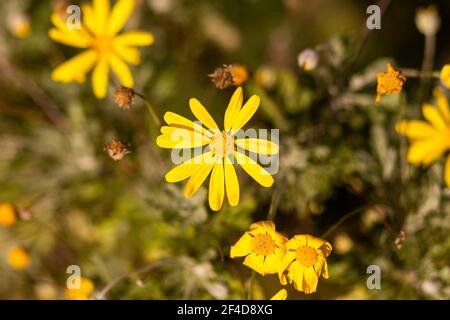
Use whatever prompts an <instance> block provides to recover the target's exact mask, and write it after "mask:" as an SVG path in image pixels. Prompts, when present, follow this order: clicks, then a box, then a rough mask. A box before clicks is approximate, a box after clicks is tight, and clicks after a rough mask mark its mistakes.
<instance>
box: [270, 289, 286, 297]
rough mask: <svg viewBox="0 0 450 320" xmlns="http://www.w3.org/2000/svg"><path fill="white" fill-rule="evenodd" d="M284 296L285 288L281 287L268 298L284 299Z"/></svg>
mask: <svg viewBox="0 0 450 320" xmlns="http://www.w3.org/2000/svg"><path fill="white" fill-rule="evenodd" d="M286 298H287V291H286V289H281V290H280V291H278V292H277V293H276V294H275V295H274V296H273V297H272V298H270V300H286Z"/></svg>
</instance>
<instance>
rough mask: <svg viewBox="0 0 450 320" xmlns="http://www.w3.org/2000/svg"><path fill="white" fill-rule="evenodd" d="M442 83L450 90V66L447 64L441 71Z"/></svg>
mask: <svg viewBox="0 0 450 320" xmlns="http://www.w3.org/2000/svg"><path fill="white" fill-rule="evenodd" d="M441 82H442V83H443V84H444V85H445V86H446V87H447V88H450V64H446V65H445V66H444V67H443V68H442V70H441Z"/></svg>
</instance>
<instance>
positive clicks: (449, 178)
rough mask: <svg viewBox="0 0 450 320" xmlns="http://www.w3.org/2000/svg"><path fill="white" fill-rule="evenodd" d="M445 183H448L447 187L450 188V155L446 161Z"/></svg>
mask: <svg viewBox="0 0 450 320" xmlns="http://www.w3.org/2000/svg"><path fill="white" fill-rule="evenodd" d="M445 183H446V184H447V187H448V188H450V155H449V156H448V157H447V161H446V162H445Z"/></svg>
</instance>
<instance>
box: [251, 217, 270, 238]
mask: <svg viewBox="0 0 450 320" xmlns="http://www.w3.org/2000/svg"><path fill="white" fill-rule="evenodd" d="M274 231H275V224H274V223H273V221H270V220H265V221H259V222H255V223H252V224H251V226H250V233H251V234H253V235H256V234H260V233H272V232H274Z"/></svg>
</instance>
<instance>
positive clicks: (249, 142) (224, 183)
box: [156, 87, 278, 211]
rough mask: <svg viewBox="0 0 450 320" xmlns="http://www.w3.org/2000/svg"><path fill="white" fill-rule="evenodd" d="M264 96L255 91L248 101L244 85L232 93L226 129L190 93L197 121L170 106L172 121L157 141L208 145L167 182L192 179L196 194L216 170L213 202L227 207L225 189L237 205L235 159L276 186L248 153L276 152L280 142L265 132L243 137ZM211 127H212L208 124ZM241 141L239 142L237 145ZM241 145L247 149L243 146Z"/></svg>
mask: <svg viewBox="0 0 450 320" xmlns="http://www.w3.org/2000/svg"><path fill="white" fill-rule="evenodd" d="M259 101H260V99H259V97H258V96H257V95H253V96H251V97H250V99H248V101H247V102H246V103H245V104H244V105H243V106H242V103H243V91H242V88H241V87H239V88H237V89H236V91H235V92H234V94H233V96H232V97H231V100H230V103H229V104H228V108H227V109H226V111H225V120H224V124H225V130H220V129H219V126H218V125H217V124H216V122H215V121H214V119H213V118H212V117H211V115H210V114H209V112H208V111H207V110H206V108H205V107H204V106H203V105H202V104H201V103H200V102H199V101H198V100H197V99H190V100H189V106H190V108H191V111H192V113H193V114H194V116H195V117H196V118H197V119H198V121H200V123H199V122H198V121H196V122H193V121H191V120H188V119H186V118H184V117H182V116H180V115H178V114H175V113H173V112H166V114H165V115H164V120H165V121H166V122H167V124H168V126H163V127H161V135H160V136H159V137H158V138H157V139H156V144H157V145H158V146H160V147H161V148H168V149H192V148H200V147H203V146H207V148H206V149H205V150H203V151H204V152H203V153H201V154H199V155H195V153H194V157H193V158H191V159H189V160H187V161H185V162H183V163H181V164H179V165H178V166H176V167H174V168H173V169H172V170H170V171H169V172H168V173H167V174H166V177H165V178H166V181H167V182H179V181H183V180H185V179H188V178H189V180H188V182H187V183H186V187H185V189H184V195H185V197H187V198H189V197H191V196H192V195H194V194H195V192H196V191H197V190H198V189H199V188H200V186H201V185H202V184H203V182H204V181H205V180H206V178H207V177H208V176H209V173H210V172H212V173H211V178H210V181H209V195H208V200H209V206H210V207H211V209H212V210H214V211H218V210H220V208H221V207H222V204H223V200H224V197H225V192H226V195H227V198H228V202H229V204H230V205H231V206H236V205H237V204H238V203H239V181H238V178H237V174H236V171H235V169H234V165H233V161H232V159H233V160H234V162H235V163H237V164H239V165H240V166H241V167H242V168H243V169H244V171H245V172H247V173H248V174H249V175H250V176H251V177H252V178H253V179H255V180H256V182H258V183H259V184H260V185H262V186H263V187H270V186H272V184H273V183H274V180H273V178H272V176H271V175H270V173H269V172H268V171H267V170H266V169H264V168H263V167H261V166H260V165H259V164H258V163H257V162H256V161H255V160H253V159H252V158H251V157H249V156H247V155H246V154H244V151H243V150H248V151H250V152H252V153H254V154H264V155H273V154H277V153H278V145H277V144H275V143H273V142H271V141H269V140H266V139H259V138H238V137H237V135H238V133H239V132H241V129H242V127H243V126H244V125H245V124H246V123H247V122H248V121H249V120H250V119H251V118H252V116H253V115H254V114H255V112H256V110H257V109H258V106H259ZM205 127H206V128H205ZM237 147H239V148H237ZM239 151H241V152H239Z"/></svg>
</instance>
